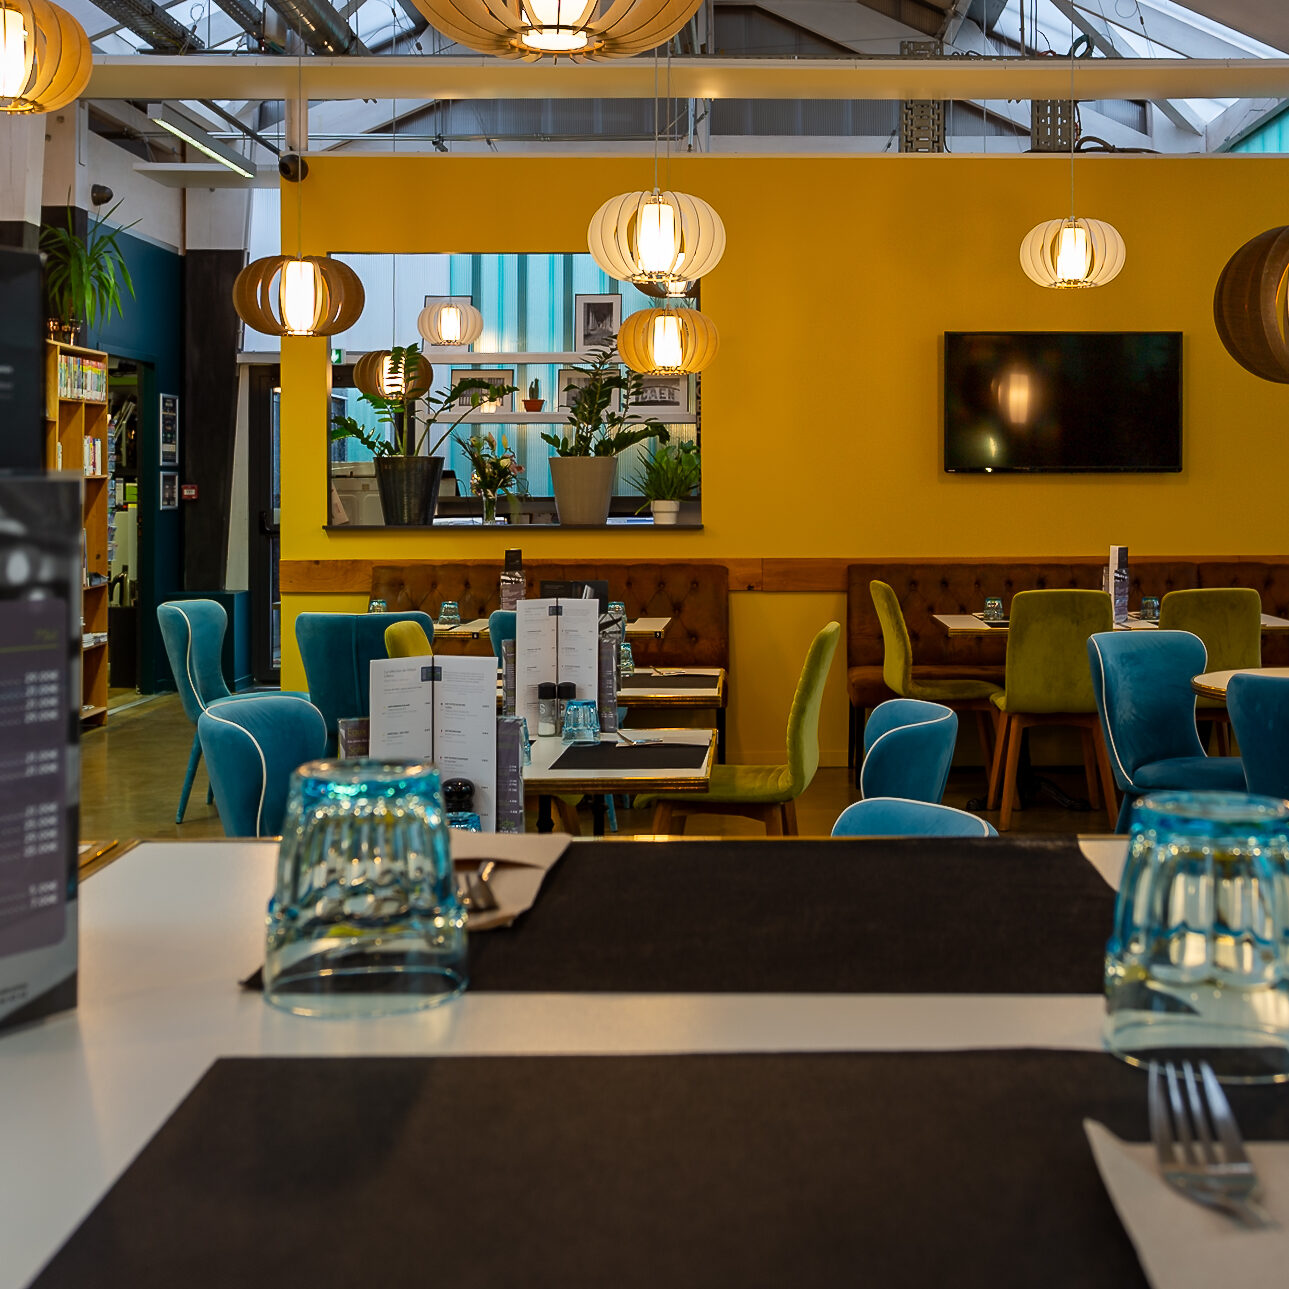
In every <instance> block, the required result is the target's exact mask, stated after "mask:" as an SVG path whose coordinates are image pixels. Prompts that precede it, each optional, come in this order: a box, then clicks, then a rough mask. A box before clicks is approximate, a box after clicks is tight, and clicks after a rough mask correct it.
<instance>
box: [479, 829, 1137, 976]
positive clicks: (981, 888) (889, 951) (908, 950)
mask: <svg viewBox="0 0 1289 1289" xmlns="http://www.w3.org/2000/svg"><path fill="white" fill-rule="evenodd" d="M1114 899H1115V896H1114V892H1113V891H1112V890H1111V889H1110V887H1108V886H1107V885H1106V883H1105V882H1104V881H1103V880H1102V878H1101V877H1100V875H1099V874H1098V873H1097V871H1096V870H1095V869H1094V868H1093V867H1092V865H1091V864H1089V863H1088V862H1087V860H1086V859H1084V857H1083V855H1082V853H1081V852H1080V850H1079V847H1078V843H1077V842H1076V841H1075V840H1074V839H1073V838H1068V837H1060V838H1032V837H1027V838H1002V837H982V838H979V839H974V838H956V837H955V838H949V839H945V838H890V839H875V840H868V841H862V840H855V839H843V838H836V839H833V840H828V841H823V840H820V841H813V840H812V841H803V840H798V839H789V840H785V841H781V842H775V841H741V840H735V839H730V840H728V841H669V842H630V843H624V842H589V841H588V842H574V843H573V845H572V846H570V847H569V849H568V851H567V853H566V854H565V855H564V858H563V859H562V860H561V861H560V863H559V864H558V865H557V867H556V868H555V869H554V870H553V871H552V872H551V873H550V874H548V875H547V878H546V881H545V882H544V883H543V884H542V892H541V895H540V897H539V898H538V900H537V903H536V904H535V905H534V906H533V908H531V909H530V910H529V911H528V912H527V913H525V914H524V915H523V917H521V918H520V919H519V921H518V922H517V923H516V924H515V925H514V926H513V927H509V928H504V929H498V930H495V931H489V932H488V934H487V935H486V936H478V937H476V938H474V939H472V940H471V941H470V988H471V989H473V990H485V989H490V990H507V991H514V990H525V991H538V992H563V991H571V992H575V993H580V992H588V991H590V992H593V991H610V992H623V993H720V992H736V993H791V992H801V993H899V994H903V993H955V994H958V993H969V994H979V993H1004V994H1094V993H1100V992H1101V990H1102V989H1103V987H1104V982H1103V973H1104V969H1105V942H1106V939H1107V938H1108V936H1109V934H1110V925H1111V920H1112V917H1113V913H1114Z"/></svg>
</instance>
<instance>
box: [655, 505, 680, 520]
mask: <svg viewBox="0 0 1289 1289" xmlns="http://www.w3.org/2000/svg"><path fill="white" fill-rule="evenodd" d="M649 509H650V510H651V511H653V522H654V523H655V524H674V523H675V522H676V520H677V519H678V518H679V516H680V502H679V501H651V502H650V503H649Z"/></svg>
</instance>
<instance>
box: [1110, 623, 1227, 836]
mask: <svg viewBox="0 0 1289 1289" xmlns="http://www.w3.org/2000/svg"><path fill="white" fill-rule="evenodd" d="M1206 658H1207V654H1206V652H1205V650H1204V642H1203V641H1202V640H1201V639H1200V638H1199V637H1198V636H1193V635H1191V633H1190V632H1189V631H1104V632H1098V633H1097V634H1096V635H1092V636H1089V638H1088V660H1089V662H1090V664H1091V668H1092V692H1093V694H1094V695H1095V697H1096V703H1097V711H1098V713H1099V714H1100V717H1101V730H1102V732H1103V733H1104V735H1105V741H1106V748H1107V750H1108V752H1109V754H1110V769H1111V771H1112V772H1113V774H1114V778H1115V783H1116V784H1117V785H1118V787H1119V789H1120V791H1121V792H1122V793H1123V794H1124V797H1123V805H1122V806H1121V807H1120V809H1119V821H1118V824H1117V825H1116V830H1117V831H1118V832H1127V830H1128V825H1129V823H1130V821H1131V818H1132V809H1133V806H1134V805H1135V803H1136V798H1137V797H1138V796H1140V795H1141V794H1142V793H1145V792H1149V791H1150V790H1151V789H1152V788H1189V789H1199V790H1203V789H1206V788H1207V789H1213V790H1215V791H1217V790H1224V791H1230V792H1244V791H1246V787H1245V782H1244V766H1243V764H1242V763H1241V761H1240V758H1239V757H1238V756H1206V755H1205V754H1204V747H1203V745H1202V744H1201V743H1200V739H1199V733H1198V732H1197V731H1196V728H1195V692H1194V690H1192V689H1191V677H1192V676H1197V675H1199V674H1200V672H1202V671H1204V670H1206V667H1207V663H1206Z"/></svg>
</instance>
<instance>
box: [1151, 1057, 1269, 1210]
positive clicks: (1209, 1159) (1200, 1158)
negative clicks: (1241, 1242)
mask: <svg viewBox="0 0 1289 1289" xmlns="http://www.w3.org/2000/svg"><path fill="white" fill-rule="evenodd" d="M1165 1084H1166V1085H1167V1087H1166V1089H1165ZM1183 1085H1184V1086H1185V1092H1186V1099H1185V1102H1183V1100H1182V1087H1183ZM1147 1099H1148V1105H1149V1113H1150V1137H1151V1140H1152V1141H1153V1142H1154V1143H1155V1153H1156V1154H1157V1155H1158V1157H1159V1171H1160V1172H1161V1173H1162V1174H1163V1177H1164V1181H1166V1182H1167V1183H1168V1184H1169V1185H1170V1186H1171V1187H1172V1188H1173V1189H1174V1190H1176V1191H1178V1192H1179V1193H1180V1194H1182V1195H1184V1196H1185V1197H1186V1198H1187V1199H1190V1200H1194V1201H1195V1203H1197V1204H1207V1205H1209V1206H1210V1207H1212V1208H1217V1209H1221V1210H1222V1211H1223V1212H1224V1213H1226V1214H1228V1215H1229V1216H1231V1217H1234V1218H1237V1219H1238V1220H1239V1221H1240V1222H1242V1223H1243V1224H1244V1225H1245V1226H1248V1227H1265V1226H1272V1225H1274V1223H1273V1221H1272V1219H1271V1216H1270V1214H1268V1213H1267V1211H1266V1210H1265V1209H1264V1208H1263V1207H1262V1206H1261V1205H1260V1204H1259V1203H1258V1202H1257V1201H1258V1199H1259V1198H1260V1191H1259V1187H1258V1175H1257V1173H1255V1172H1254V1170H1253V1165H1252V1164H1251V1163H1250V1162H1249V1157H1248V1155H1247V1154H1245V1151H1244V1142H1243V1141H1242V1140H1241V1139H1240V1130H1239V1128H1238V1127H1237V1126H1236V1122H1235V1116H1234V1115H1233V1114H1232V1113H1231V1107H1230V1105H1229V1103H1228V1102H1227V1099H1226V1094H1225V1093H1224V1092H1223V1091H1222V1085H1221V1084H1220V1083H1218V1081H1217V1076H1216V1075H1215V1074H1214V1073H1213V1070H1212V1067H1211V1066H1210V1065H1209V1063H1208V1062H1207V1061H1201V1062H1200V1065H1199V1079H1198V1080H1197V1079H1196V1072H1195V1067H1194V1066H1193V1065H1192V1064H1191V1063H1190V1061H1183V1062H1182V1067H1181V1075H1180V1077H1179V1076H1178V1072H1177V1068H1176V1067H1175V1066H1174V1065H1173V1063H1172V1062H1171V1061H1169V1062H1168V1063H1167V1064H1166V1065H1165V1066H1164V1067H1163V1069H1162V1071H1161V1069H1160V1066H1159V1064H1158V1062H1155V1061H1152V1062H1151V1064H1150V1085H1149V1091H1148V1098H1147ZM1170 1111H1171V1114H1170ZM1210 1123H1211V1124H1212V1129H1215V1130H1216V1133H1217V1140H1216V1141H1215V1140H1214V1136H1213V1131H1212V1130H1210V1126H1209V1125H1210ZM1174 1125H1175V1128H1176V1132H1175V1134H1174ZM1219 1147H1220V1149H1219Z"/></svg>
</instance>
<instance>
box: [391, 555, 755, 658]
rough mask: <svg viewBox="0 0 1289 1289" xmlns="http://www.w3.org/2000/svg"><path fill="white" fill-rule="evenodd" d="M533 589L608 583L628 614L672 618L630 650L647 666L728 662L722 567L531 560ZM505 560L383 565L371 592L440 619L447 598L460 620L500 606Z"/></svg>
mask: <svg viewBox="0 0 1289 1289" xmlns="http://www.w3.org/2000/svg"><path fill="white" fill-rule="evenodd" d="M524 572H525V574H526V575H527V577H528V593H529V595H536V594H537V589H538V584H539V583H540V582H541V581H543V580H544V579H549V580H553V581H561V580H581V581H607V582H608V584H609V595H610V598H611V599H614V600H621V601H622V603H623V604H625V605H626V606H627V617H628V618H632V619H634V618H670V619H671V622H670V624H669V625H668V627H667V630H666V632H665V633H664V634H663V637H662V639H661V640H636V641H633V642H632V652H633V653H634V654H635V657H636V660H637V661H638V662H641V663H643V664H645V665H647V666H682V665H688V666H691V667H725V668H728V667H729V658H730V613H729V589H730V584H729V570H728V569H727V568H726V567H725V565H724V564H700V563H694V564H681V563H674V564H673V563H657V564H643V563H637V562H628V561H620V562H614V561H609V560H603V561H600V562H596V563H590V562H587V563H576V562H574V563H570V562H563V561H561V562H559V563H554V562H551V561H547V560H529V561H525V564H524ZM500 576H501V563H500V561H497V560H458V561H455V562H450V563H442V564H440V563H429V562H426V563H406V564H378V565H376V567H374V568H373V569H372V582H371V594H372V596H373V597H375V598H378V599H382V600H384V601H385V604H386V606H387V608H388V609H389V611H390V612H391V613H398V612H404V611H406V610H409V609H419V610H421V611H422V612H423V613H428V614H430V616H431V617H435V618H437V617H438V613H439V606H440V605H441V604H442V603H443V601H444V600H455V601H456V602H457V603H458V604H459V605H460V606H461V620H462V621H463V622H468V621H470V620H471V619H474V618H486V617H487V616H488V615H489V614H490V613H492V612H493V611H494V610H495V609H499V608H500V607H501V596H500V583H499V578H500ZM434 647H435V649H436V650H439V649H441V650H443V651H445V652H453V651H457V650H460V651H462V652H469V653H488V652H490V650H491V646H490V644H489V643H488V641H487V640H476V641H469V642H467V641H455V640H451V641H450V640H447V639H444V640H436V641H435V646H434Z"/></svg>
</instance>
